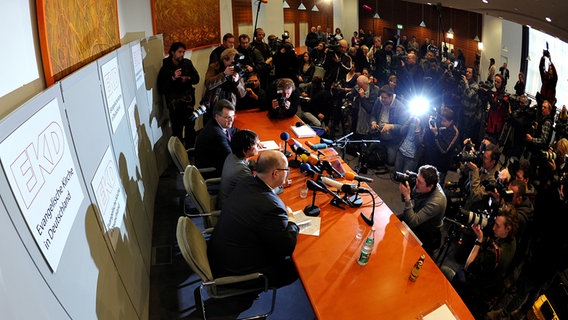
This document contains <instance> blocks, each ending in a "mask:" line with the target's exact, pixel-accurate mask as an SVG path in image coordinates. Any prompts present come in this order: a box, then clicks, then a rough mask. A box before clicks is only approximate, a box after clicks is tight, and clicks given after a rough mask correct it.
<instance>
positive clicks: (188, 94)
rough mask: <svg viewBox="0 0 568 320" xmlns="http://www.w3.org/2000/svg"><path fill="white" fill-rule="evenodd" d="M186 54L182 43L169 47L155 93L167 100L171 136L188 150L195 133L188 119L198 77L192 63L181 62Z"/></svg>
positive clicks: (189, 61)
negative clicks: (157, 92) (177, 139)
mask: <svg viewBox="0 0 568 320" xmlns="http://www.w3.org/2000/svg"><path fill="white" fill-rule="evenodd" d="M185 50H186V47H185V44H183V43H181V42H174V43H172V45H171V46H170V50H169V51H168V53H169V56H168V57H167V58H165V59H164V60H163V62H162V68H160V72H159V73H158V91H159V92H160V94H163V95H164V96H165V98H166V105H167V108H168V111H169V112H170V121H171V123H172V131H173V132H172V133H173V135H174V136H176V137H178V138H179V139H180V140H181V141H182V142H183V143H184V144H185V146H186V147H191V146H193V143H194V139H195V129H194V126H193V123H192V122H191V121H189V116H190V115H191V113H192V112H193V107H194V106H195V89H194V88H193V86H194V85H196V84H197V83H199V73H198V72H197V70H196V69H195V67H194V66H193V63H192V62H191V60H189V59H186V58H184V55H185ZM184 129H185V134H184ZM184 137H185V139H184Z"/></svg>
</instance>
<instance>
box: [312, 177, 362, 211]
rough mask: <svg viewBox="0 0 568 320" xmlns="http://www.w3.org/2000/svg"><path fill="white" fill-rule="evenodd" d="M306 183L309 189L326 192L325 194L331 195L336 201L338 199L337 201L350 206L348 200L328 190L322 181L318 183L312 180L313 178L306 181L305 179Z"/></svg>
mask: <svg viewBox="0 0 568 320" xmlns="http://www.w3.org/2000/svg"><path fill="white" fill-rule="evenodd" d="M306 185H307V186H308V189H310V190H314V191H320V192H324V193H327V194H329V195H331V196H332V197H333V198H334V199H335V200H336V201H339V202H341V203H343V204H345V205H346V206H351V204H350V203H349V202H347V201H345V200H343V199H341V197H340V196H339V195H337V193H335V192H333V191H331V190H329V189H328V188H327V187H326V186H325V184H324V183H318V182H317V181H314V180H308V181H306Z"/></svg>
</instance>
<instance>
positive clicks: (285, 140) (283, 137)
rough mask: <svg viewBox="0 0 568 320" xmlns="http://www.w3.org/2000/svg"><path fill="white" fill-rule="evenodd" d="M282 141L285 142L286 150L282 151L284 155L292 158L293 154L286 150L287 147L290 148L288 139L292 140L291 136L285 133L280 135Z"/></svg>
mask: <svg viewBox="0 0 568 320" xmlns="http://www.w3.org/2000/svg"><path fill="white" fill-rule="evenodd" d="M280 139H281V140H283V141H284V150H283V151H282V153H283V154H284V156H285V157H286V158H289V157H291V156H292V153H290V152H289V151H287V150H286V147H288V139H290V134H289V133H288V132H286V131H284V132H282V133H281V134H280Z"/></svg>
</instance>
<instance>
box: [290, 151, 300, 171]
mask: <svg viewBox="0 0 568 320" xmlns="http://www.w3.org/2000/svg"><path fill="white" fill-rule="evenodd" d="M300 163H301V161H300V160H298V154H297V153H296V157H295V158H294V159H293V160H290V161H288V167H290V168H299V167H300Z"/></svg>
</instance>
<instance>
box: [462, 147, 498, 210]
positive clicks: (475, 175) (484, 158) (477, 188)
mask: <svg viewBox="0 0 568 320" xmlns="http://www.w3.org/2000/svg"><path fill="white" fill-rule="evenodd" d="M465 143H466V146H467V145H469V144H471V140H470V139H466V141H465ZM462 152H463V151H462ZM470 152H474V154H477V153H475V151H474V150H472V151H470ZM478 154H479V156H476V157H481V168H480V167H479V166H478V164H476V163H475V162H474V161H467V162H466V163H465V170H464V171H465V172H467V174H468V179H467V182H466V186H467V189H468V191H469V195H468V196H467V198H466V200H465V204H464V209H467V210H472V211H473V210H475V209H478V208H479V207H482V208H485V207H486V205H487V203H486V201H485V200H488V197H495V191H494V190H493V191H488V190H486V188H485V186H486V185H488V186H495V184H496V181H497V179H496V177H497V174H498V166H497V164H498V163H499V158H500V157H501V152H500V151H499V147H498V146H497V145H495V144H493V143H489V142H487V141H486V140H484V141H483V142H482V144H481V150H480V151H479V153H478Z"/></svg>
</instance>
